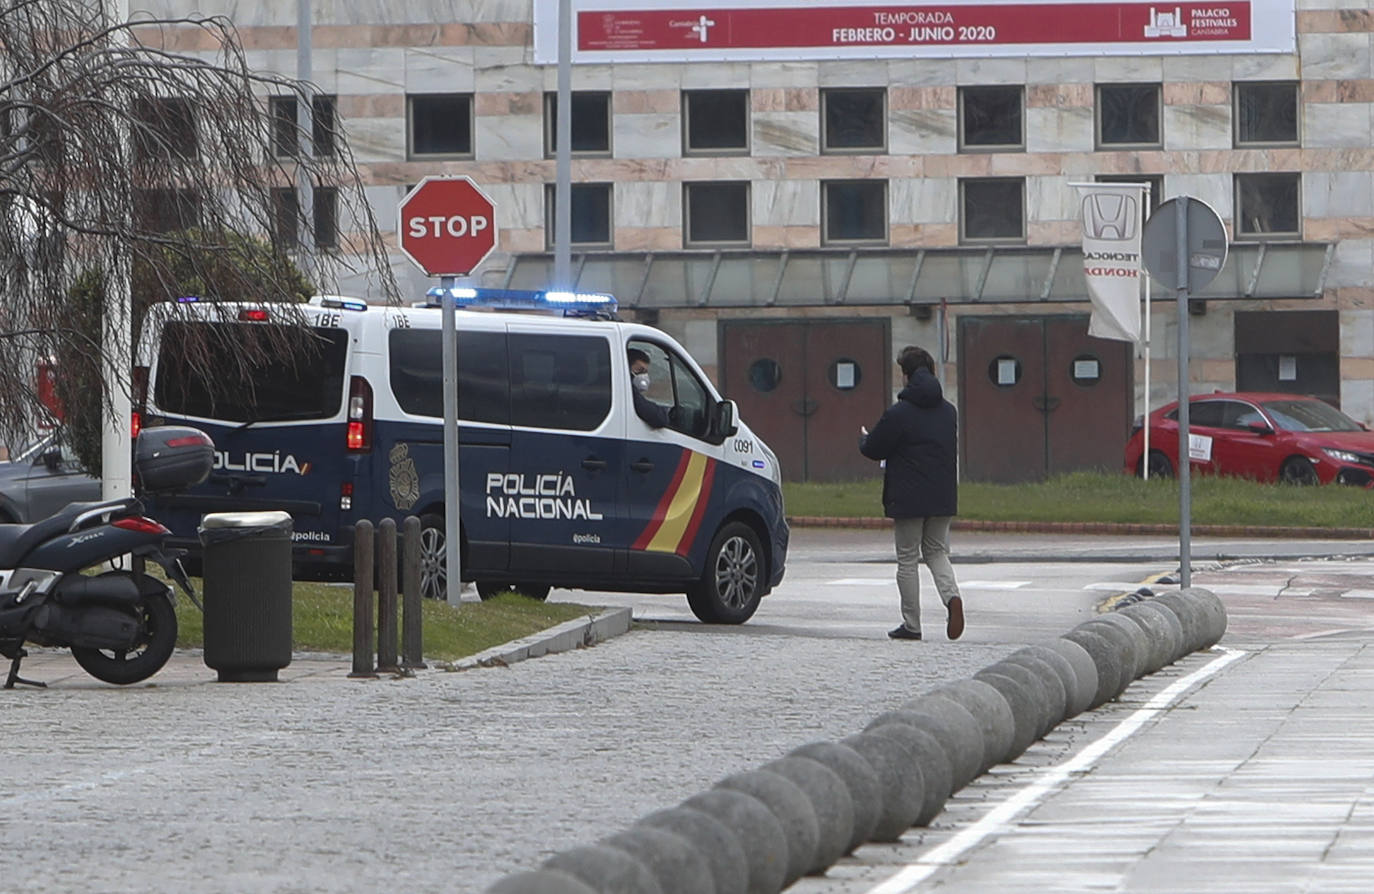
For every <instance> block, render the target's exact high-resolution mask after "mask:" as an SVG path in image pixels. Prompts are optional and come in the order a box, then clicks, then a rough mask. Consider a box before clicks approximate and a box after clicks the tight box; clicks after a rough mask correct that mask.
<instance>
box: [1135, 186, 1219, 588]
mask: <svg viewBox="0 0 1374 894" xmlns="http://www.w3.org/2000/svg"><path fill="white" fill-rule="evenodd" d="M1227 249H1228V244H1227V241H1226V228H1225V227H1224V226H1223V225H1222V223H1221V218H1220V217H1218V216H1217V213H1216V211H1214V210H1212V206H1210V205H1208V204H1207V203H1206V202H1203V201H1201V200H1200V199H1194V198H1192V197H1191V196H1178V197H1177V198H1173V199H1170V200H1169V201H1167V202H1165V203H1164V204H1163V205H1160V206H1159V210H1158V211H1156V212H1155V213H1154V214H1153V215H1151V217H1150V219H1149V220H1148V221H1146V222H1145V233H1144V236H1143V239H1142V240H1141V254H1142V255H1144V260H1145V267H1146V269H1148V270H1149V271H1150V273H1152V274H1154V276H1155V277H1156V278H1158V279H1159V281H1160V282H1161V283H1163V284H1164V285H1167V286H1172V287H1173V288H1175V289H1177V290H1178V466H1179V468H1178V483H1179V489H1178V516H1179V518H1178V552H1179V560H1178V561H1179V579H1180V582H1181V584H1182V585H1183V586H1185V587H1190V586H1192V508H1193V502H1192V475H1191V472H1192V451H1191V450H1190V449H1189V448H1190V444H1191V438H1190V437H1189V434H1188V410H1189V406H1188V403H1189V389H1188V345H1189V337H1188V300H1189V297H1190V293H1191V292H1193V291H1198V290H1201V289H1204V288H1206V286H1207V284H1208V283H1210V282H1211V281H1212V280H1213V279H1215V278H1216V275H1217V274H1218V273H1220V272H1221V268H1222V267H1224V266H1225V265H1226V254H1227ZM1145 424H1146V425H1149V417H1148V415H1147V416H1146V418H1145ZM1143 461H1144V462H1145V463H1149V461H1150V459H1149V457H1148V456H1146V457H1145V458H1144V460H1143Z"/></svg>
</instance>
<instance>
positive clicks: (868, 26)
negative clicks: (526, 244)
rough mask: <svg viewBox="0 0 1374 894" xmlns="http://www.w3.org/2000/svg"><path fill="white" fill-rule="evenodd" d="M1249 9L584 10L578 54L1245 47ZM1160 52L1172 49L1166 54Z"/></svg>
mask: <svg viewBox="0 0 1374 894" xmlns="http://www.w3.org/2000/svg"><path fill="white" fill-rule="evenodd" d="M1251 37H1252V35H1251V4H1250V2H1249V0H1245V2H1239V3H1183V4H1174V5H1164V4H1152V3H1059V4H1055V3H1012V4H998V5H976V6H975V5H970V6H965V5H930V6H905V5H901V6H800V7H791V8H782V7H758V8H747V9H743V8H742V9H705V10H701V9H691V8H686V7H684V8H680V9H602V10H579V12H578V14H577V49H578V50H579V51H580V52H597V51H603V52H617V51H626V50H631V51H645V50H648V51H652V50H671V51H679V52H682V51H693V50H695V51H706V52H708V53H709V52H712V51H716V52H719V51H730V50H760V49H763V50H767V49H791V48H813V47H911V48H919V47H937V46H959V47H977V46H990V47H995V46H1000V45H1006V44H1075V45H1081V44H1121V43H1131V44H1162V45H1168V44H1178V43H1193V44H1197V43H1208V44H1215V43H1223V44H1224V43H1227V42H1240V43H1244V42H1247V41H1250V40H1251ZM1161 52H1169V51H1168V50H1166V49H1163V48H1161Z"/></svg>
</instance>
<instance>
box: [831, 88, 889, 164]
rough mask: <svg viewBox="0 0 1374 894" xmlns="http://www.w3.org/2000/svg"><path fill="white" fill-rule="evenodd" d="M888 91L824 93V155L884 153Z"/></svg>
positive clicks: (836, 91)
mask: <svg viewBox="0 0 1374 894" xmlns="http://www.w3.org/2000/svg"><path fill="white" fill-rule="evenodd" d="M886 124H887V91H886V90H883V89H881V88H878V89H873V90H849V89H843V90H841V89H828V90H822V91H821V151H822V152H826V153H840V152H856V153H858V152H885V151H886V150H887V127H886Z"/></svg>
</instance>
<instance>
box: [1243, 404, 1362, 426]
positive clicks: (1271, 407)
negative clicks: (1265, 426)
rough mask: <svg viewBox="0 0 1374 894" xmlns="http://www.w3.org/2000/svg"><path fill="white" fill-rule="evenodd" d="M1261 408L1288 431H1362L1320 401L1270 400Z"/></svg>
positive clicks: (1333, 408) (1353, 422)
mask: <svg viewBox="0 0 1374 894" xmlns="http://www.w3.org/2000/svg"><path fill="white" fill-rule="evenodd" d="M1261 406H1263V407H1264V411H1265V412H1266V413H1268V414H1269V415H1270V416H1271V417H1273V419H1274V421H1275V422H1276V423H1278V426H1279V428H1283V429H1287V430H1288V431H1360V430H1361V429H1360V424H1359V423H1358V422H1356V421H1355V420H1354V419H1351V418H1350V417H1349V416H1347V415H1345V414H1344V413H1342V412H1341V411H1340V410H1338V409H1336V408H1335V407H1333V406H1331V405H1330V404H1328V403H1325V402H1323V401H1319V400H1270V401H1265V402H1264V403H1263V404H1261Z"/></svg>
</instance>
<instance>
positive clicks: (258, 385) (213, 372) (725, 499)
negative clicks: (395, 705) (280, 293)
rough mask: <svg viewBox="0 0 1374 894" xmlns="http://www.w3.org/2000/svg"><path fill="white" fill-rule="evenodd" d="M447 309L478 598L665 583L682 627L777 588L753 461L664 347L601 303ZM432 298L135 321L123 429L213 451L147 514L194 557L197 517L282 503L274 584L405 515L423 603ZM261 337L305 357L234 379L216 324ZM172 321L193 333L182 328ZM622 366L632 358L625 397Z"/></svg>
mask: <svg viewBox="0 0 1374 894" xmlns="http://www.w3.org/2000/svg"><path fill="white" fill-rule="evenodd" d="M450 295H451V300H452V301H453V302H454V304H455V307H456V308H457V309H456V310H455V317H456V319H457V326H456V330H457V333H456V334H457V340H458V345H457V356H458V383H457V385H458V407H459V410H458V415H459V463H458V468H459V475H460V482H459V491H460V495H461V501H460V504H459V521H460V525H461V530H460V536H461V538H462V542H461V545H460V555H461V563H462V570H461V575H462V579H463V580H465V581H474V582H475V583H476V587H477V591H478V593H479V594H480V595H481V596H482V597H483V598H488V597H490V596H492V595H494V594H496V593H498V592H501V591H504V590H506V589H510V588H514V589H517V590H519V591H521V592H523V593H525V594H526V595H529V596H533V597H535V598H539V599H542V598H545V597H546V596H547V594H548V592H549V589H550V588H551V587H567V588H580V589H591V590H612V591H629V592H658V593H673V592H680V593H686V594H687V598H688V602H689V604H690V606H691V609H692V611H693V613H695V615H696V616H697V617H698V618H700V619H701V620H702V621H705V622H708V623H736V624H737V623H741V622H743V621H745V620H747V619H748V618H749V617H750V616H751V615H752V614H753V613H754V611H755V609H756V608H757V607H758V604H759V599H760V598H761V597H762V596H764V595H765V594H766V593H768V592H769V591H770V590H771V589H772V588H773V587H775V586H776V585H777V584H778V582H779V581H780V580H781V579H782V575H783V568H784V564H785V560H786V555H787V540H788V529H787V524H786V521H785V519H784V515H783V504H782V491H781V487H780V485H781V473H780V470H779V468H778V462H777V457H776V456H775V455H774V454H773V452H772V451H771V450H770V449H769V448H768V447H767V445H765V444H764V443H763V442H762V441H761V440H759V438H758V437H756V436H755V435H754V434H753V433H752V432H750V430H749V428H748V427H747V426H746V425H745V424H744V423H743V422H741V421H740V420H739V419H738V418H737V411H736V407H735V404H734V402H733V401H729V400H722V399H721V397H720V395H719V394H718V393H717V392H716V390H715V388H714V387H713V386H712V384H711V382H710V381H709V380H708V379H707V377H706V375H705V374H704V373H703V372H702V370H701V368H700V367H699V366H698V365H697V363H696V362H695V361H694V360H693V359H692V358H691V357H690V356H689V355H688V354H687V352H686V351H685V350H683V349H682V347H681V346H679V345H678V344H677V343H676V342H675V341H674V340H673V339H672V338H670V337H668V336H667V335H666V334H664V333H663V332H661V331H659V330H657V329H654V328H652V327H649V326H644V325H638V324H633V323H626V322H620V321H618V320H617V319H616V318H615V300H614V298H612V297H611V296H608V295H595V294H572V293H560V292H523V291H513V290H495V289H468V288H457V289H452V290H450ZM442 298H443V293H442V292H441V291H440V290H438V289H435V290H431V293H430V295H429V297H428V300H427V301H426V302H425V304H424V305H423V306H413V307H396V306H378V305H368V304H367V303H365V302H362V301H358V300H355V299H348V298H338V297H316V298H313V299H311V301H310V302H309V303H308V304H305V305H271V304H260V303H239V304H225V303H210V302H200V301H196V300H194V299H182V300H180V301H177V302H167V303H162V304H159V305H157V306H156V307H155V308H153V310H152V311H151V312H150V313H149V316H148V318H147V322H145V325H144V333H145V337H144V338H143V339H141V343H140V347H139V353H138V364H139V366H138V369H137V370H136V375H135V382H136V383H139V386H140V390H141V391H142V394H141V395H140V396H138V397H137V400H138V403H139V407H138V408H139V412H140V418H142V419H143V420H144V421H145V422H148V423H153V422H156V423H157V424H178V425H180V424H185V425H193V426H195V427H197V428H200V429H202V430H204V431H205V432H207V433H208V434H209V435H210V436H211V438H213V439H214V442H215V448H216V453H215V466H214V471H213V472H212V474H211V476H210V478H209V479H208V480H207V481H206V482H205V483H203V484H201V485H199V486H198V487H196V488H194V489H193V490H191V491H189V492H187V493H184V494H180V495H176V496H167V497H158V498H152V499H151V500H150V507H149V508H150V512H151V513H152V514H153V515H155V517H157V518H158V519H159V520H160V521H162V522H163V523H164V524H166V525H167V526H168V527H169V528H171V530H172V532H173V534H174V535H175V538H174V540H175V542H176V544H177V545H180V546H184V547H186V548H188V549H190V550H192V554H193V555H194V554H195V552H196V550H197V548H198V545H199V544H198V541H197V533H196V530H197V526H198V524H199V522H200V519H201V516H202V515H203V514H204V513H208V512H224V511H251V510H268V509H280V510H285V511H287V512H289V513H290V514H291V516H292V520H293V532H292V537H293V538H294V541H295V542H294V555H293V559H294V565H295V569H296V574H297V576H298V578H300V579H329V578H344V577H347V576H349V575H351V571H352V565H351V563H352V535H353V529H354V525H355V523H356V522H357V521H359V520H361V519H368V520H370V521H372V522H373V523H374V524H375V523H377V522H379V521H380V520H381V519H383V518H393V519H396V520H397V523H398V525H399V524H400V522H401V520H402V519H404V518H405V517H406V516H409V515H415V516H417V517H418V518H419V519H420V521H421V524H422V526H423V530H422V536H421V541H422V549H421V553H422V556H421V561H422V578H423V584H422V586H423V588H424V591H425V595H427V596H431V597H436V598H442V597H443V596H444V593H445V591H446V590H445V567H444V557H445V553H446V551H445V544H444V537H445V524H444V517H443V513H444V465H443V452H444V448H443V424H442V422H443V415H444V407H443V378H442V344H441V336H442V328H441V315H442V309H441V306H440V304H439V302H440V300H441V299H442ZM530 311H534V312H530ZM302 323H303V324H304V326H302V325H301V324H302ZM274 325H275V326H278V327H279V330H280V329H283V328H292V329H293V330H294V331H297V332H301V333H305V334H307V335H309V336H311V337H310V338H309V340H308V342H309V343H308V345H307V346H306V347H305V348H303V349H302V350H300V351H289V352H282V354H281V355H280V356H277V357H276V359H274V360H273V361H272V362H270V363H268V364H266V365H258V366H248V365H247V364H245V362H244V361H243V360H242V359H241V358H240V357H239V356H238V352H237V351H236V350H235V348H234V347H233V344H234V339H228V338H225V337H224V335H225V333H226V330H225V329H224V328H223V327H270V326H274ZM196 327H209V328H208V329H205V330H203V331H202V332H201V333H198V334H199V335H201V336H215V337H213V338H206V337H201V338H193V337H191V336H192V335H194V334H196V333H193V332H192V330H193V329H195V328H196ZM237 332H238V334H240V335H245V336H247V337H249V338H252V337H253V336H254V333H255V332H257V333H259V334H260V333H261V332H262V330H251V329H250V330H237ZM191 344H197V345H199V346H200V347H198V348H197V349H195V350H192V349H190V348H189V347H188V345H191ZM206 344H209V345H211V346H212V347H211V348H209V349H207V348H206V347H204V346H205V345H206ZM216 344H220V345H223V347H222V348H218V349H216V348H214V347H213V345H216ZM634 352H643V356H642V357H641V356H640V355H639V354H637V353H634ZM207 353H208V354H209V355H210V356H208V357H207V356H206V355H207ZM631 356H634V357H636V358H637V359H638V360H639V361H641V362H640V363H637V364H636V365H638V366H642V360H643V359H645V358H647V360H648V362H649V368H648V380H649V383H648V386H647V388H645V389H644V390H643V393H642V394H641V395H639V399H638V400H637V399H636V394H635V386H634V385H633V384H632V376H631V372H630V363H629V360H628V358H629V357H631ZM641 379H642V377H641ZM640 385H641V387H642V386H643V382H642V381H641V382H640ZM644 399H647V400H648V401H649V402H652V406H650V405H648V404H644V403H643V400H644ZM637 403H638V404H640V407H639V409H641V410H643V409H644V408H645V407H647V408H648V410H651V411H652V412H648V411H645V412H643V413H642V414H641V412H637V407H636V405H637ZM646 419H648V420H651V421H652V423H655V424H657V425H658V427H655V425H654V424H651V421H646Z"/></svg>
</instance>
